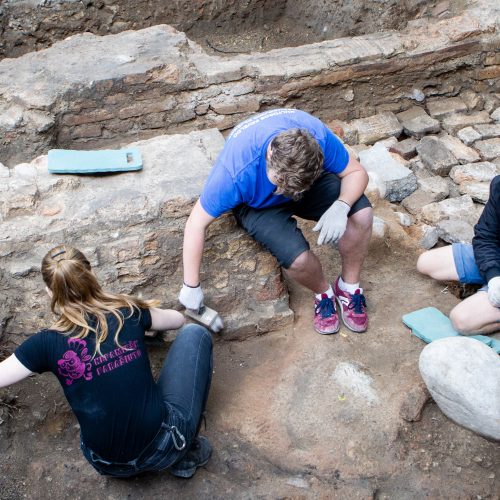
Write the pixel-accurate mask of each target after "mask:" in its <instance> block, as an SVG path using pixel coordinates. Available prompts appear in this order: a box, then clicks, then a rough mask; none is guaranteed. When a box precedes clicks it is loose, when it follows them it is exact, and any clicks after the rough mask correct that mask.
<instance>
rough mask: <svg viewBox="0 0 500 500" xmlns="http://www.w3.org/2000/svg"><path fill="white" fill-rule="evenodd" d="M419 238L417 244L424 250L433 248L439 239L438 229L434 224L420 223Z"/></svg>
mask: <svg viewBox="0 0 500 500" xmlns="http://www.w3.org/2000/svg"><path fill="white" fill-rule="evenodd" d="M418 231H419V240H418V244H419V245H420V247H422V248H424V249H425V250H430V249H431V248H433V247H434V246H435V245H436V243H437V242H438V240H439V234H438V230H437V228H436V227H434V226H429V225H428V224H422V225H421V226H420V227H419V228H418Z"/></svg>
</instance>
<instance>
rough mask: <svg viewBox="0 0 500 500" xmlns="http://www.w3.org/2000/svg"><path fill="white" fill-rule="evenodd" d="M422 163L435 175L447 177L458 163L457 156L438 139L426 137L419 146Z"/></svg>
mask: <svg viewBox="0 0 500 500" xmlns="http://www.w3.org/2000/svg"><path fill="white" fill-rule="evenodd" d="M417 151H418V154H419V157H420V159H421V160H422V163H423V164H424V165H425V166H426V167H427V168H428V169H429V170H430V171H431V172H433V173H434V174H436V175H441V176H445V175H448V173H449V172H450V170H451V167H453V166H454V165H456V164H457V163H458V161H457V159H456V158H455V156H454V155H453V154H452V153H451V152H450V150H449V149H448V148H447V147H446V146H445V145H444V143H443V142H442V141H440V140H439V139H438V138H437V137H424V138H423V139H422V140H421V141H420V142H419V143H418V145H417Z"/></svg>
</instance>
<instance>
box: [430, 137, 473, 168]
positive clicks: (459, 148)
mask: <svg viewBox="0 0 500 500" xmlns="http://www.w3.org/2000/svg"><path fill="white" fill-rule="evenodd" d="M439 140H440V141H441V142H442V143H443V144H444V145H445V146H446V147H447V148H448V149H449V150H450V151H451V153H452V154H453V156H454V157H455V158H456V159H457V160H458V162H459V163H472V162H474V161H479V160H480V157H479V154H478V153H477V151H475V150H474V149H472V148H470V147H468V146H466V145H465V144H464V143H463V142H462V141H461V140H460V139H457V138H456V137H453V136H452V135H448V134H443V135H441V136H440V137H439Z"/></svg>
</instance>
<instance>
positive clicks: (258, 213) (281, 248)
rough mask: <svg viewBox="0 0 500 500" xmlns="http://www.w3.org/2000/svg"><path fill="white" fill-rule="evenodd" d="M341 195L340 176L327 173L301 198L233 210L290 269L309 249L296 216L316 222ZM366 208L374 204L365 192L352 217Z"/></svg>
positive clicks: (259, 240)
mask: <svg viewBox="0 0 500 500" xmlns="http://www.w3.org/2000/svg"><path fill="white" fill-rule="evenodd" d="M339 195H340V178H339V177H337V176H336V175H335V174H331V173H327V172H325V173H324V174H322V175H321V177H320V178H319V179H318V180H317V181H316V182H315V183H314V184H313V185H312V186H311V188H310V189H309V190H308V191H307V192H306V193H305V194H304V196H303V197H302V198H301V199H300V200H299V201H290V202H288V203H284V204H283V205H277V206H274V207H267V208H252V207H249V206H247V205H239V206H237V207H236V208H235V209H234V210H233V213H234V216H235V217H236V220H237V222H238V224H239V225H240V226H241V227H243V229H245V230H246V231H247V232H248V234H250V236H252V237H253V238H254V239H255V240H257V241H258V242H259V243H261V244H262V245H264V246H265V247H266V248H267V249H268V250H269V251H270V252H271V253H272V254H273V255H274V256H275V257H276V258H277V259H278V262H279V263H280V265H281V266H283V267H284V268H285V269H287V268H289V267H290V266H291V265H292V263H293V262H294V261H295V259H296V258H297V257H298V256H299V255H300V254H301V253H303V252H305V251H306V250H309V249H310V246H309V243H308V242H307V240H306V239H305V237H304V235H303V234H302V231H301V230H300V229H299V228H298V227H297V221H296V220H295V219H294V218H293V216H294V215H296V216H298V217H300V218H302V219H307V220H315V221H317V220H319V219H320V217H321V216H322V215H323V214H324V213H325V212H326V210H327V209H328V208H330V207H331V205H332V203H333V202H334V201H335V200H336V199H337V198H338V197H339ZM367 207H371V203H370V201H369V200H368V198H367V197H366V196H365V195H362V196H361V198H359V200H358V201H357V202H356V203H354V205H353V206H352V207H351V210H350V212H349V216H351V215H352V214H355V213H356V212H358V211H359V210H362V209H363V208H367Z"/></svg>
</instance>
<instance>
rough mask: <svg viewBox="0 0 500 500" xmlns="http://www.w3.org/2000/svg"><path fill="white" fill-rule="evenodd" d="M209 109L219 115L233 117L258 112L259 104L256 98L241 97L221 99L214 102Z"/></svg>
mask: <svg viewBox="0 0 500 500" xmlns="http://www.w3.org/2000/svg"><path fill="white" fill-rule="evenodd" d="M210 107H211V108H212V109H213V110H214V111H215V112H216V113H218V114H220V115H234V114H237V113H250V112H255V111H258V110H259V108H260V102H259V99H258V97H257V96H242V97H240V98H238V99H235V98H223V99H220V100H215V101H214V102H212V103H211V104H210Z"/></svg>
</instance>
